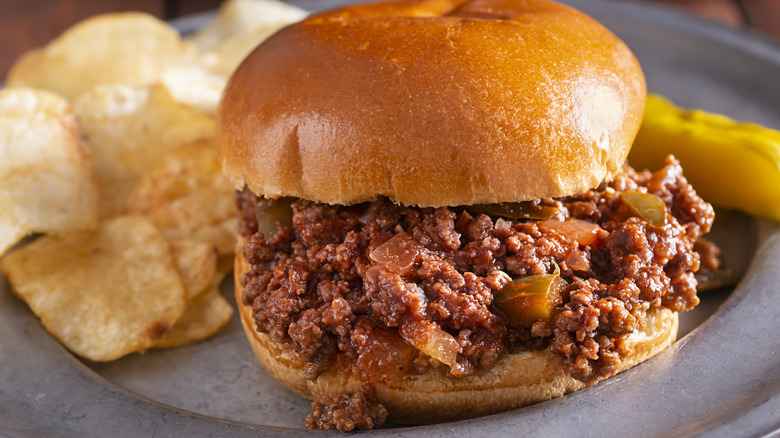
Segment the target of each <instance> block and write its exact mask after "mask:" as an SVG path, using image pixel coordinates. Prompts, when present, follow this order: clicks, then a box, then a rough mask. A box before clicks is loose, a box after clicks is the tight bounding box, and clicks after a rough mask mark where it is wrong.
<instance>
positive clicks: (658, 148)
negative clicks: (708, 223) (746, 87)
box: [628, 94, 780, 220]
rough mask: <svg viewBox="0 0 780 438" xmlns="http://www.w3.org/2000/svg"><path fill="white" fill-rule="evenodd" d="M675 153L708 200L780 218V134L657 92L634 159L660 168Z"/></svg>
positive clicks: (648, 108) (640, 164)
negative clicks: (679, 104)
mask: <svg viewBox="0 0 780 438" xmlns="http://www.w3.org/2000/svg"><path fill="white" fill-rule="evenodd" d="M669 154H672V155H674V156H675V157H676V158H677V159H678V160H680V164H681V165H682V167H683V169H684V170H685V176H686V178H687V179H688V181H689V182H690V183H691V184H692V185H693V186H694V187H695V188H696V191H697V192H698V193H699V194H700V195H701V196H702V197H703V198H704V199H706V200H707V201H709V202H711V203H713V204H715V205H718V206H721V207H727V208H734V209H738V210H742V211H744V212H746V213H749V214H752V215H754V216H759V217H764V218H768V219H773V220H780V132H778V131H775V130H773V129H769V128H765V127H763V126H760V125H757V124H752V123H741V122H737V121H735V120H732V119H731V118H729V117H726V116H724V115H720V114H713V113H709V112H706V111H702V110H684V109H681V108H679V107H677V106H675V105H674V104H673V103H671V102H669V101H668V100H665V99H664V98H662V97H660V96H657V95H652V94H651V95H649V96H648V98H647V106H646V107H645V114H644V119H643V121H642V127H641V128H640V130H639V133H638V134H637V137H636V140H635V141H634V145H633V147H632V149H631V153H630V154H629V156H628V161H629V163H630V164H631V165H632V166H633V167H634V168H636V169H658V168H660V167H662V166H663V163H664V158H665V157H666V156H667V155H669Z"/></svg>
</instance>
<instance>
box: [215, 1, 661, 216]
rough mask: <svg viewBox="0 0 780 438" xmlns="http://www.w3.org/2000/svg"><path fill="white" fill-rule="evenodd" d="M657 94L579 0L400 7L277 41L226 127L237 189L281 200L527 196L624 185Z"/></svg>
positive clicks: (429, 201)
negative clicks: (578, 6)
mask: <svg viewBox="0 0 780 438" xmlns="http://www.w3.org/2000/svg"><path fill="white" fill-rule="evenodd" d="M645 94H646V91H645V80H644V77H643V75H642V71H641V69H640V67H639V65H638V63H637V61H636V59H635V58H634V56H633V54H632V53H631V52H630V51H629V49H628V48H627V47H626V46H625V44H624V43H623V42H621V41H620V40H619V39H618V38H617V37H615V36H614V35H613V34H612V33H610V32H609V31H608V30H607V29H605V28H604V27H602V26H601V25H600V24H598V23H597V22H596V21H594V20H593V19H591V18H589V17H587V16H586V15H584V14H582V13H580V12H578V11H576V10H574V9H572V8H570V7H567V6H563V5H559V4H556V3H550V2H546V1H541V0H470V1H465V0H415V1H408V2H389V3H379V4H369V5H361V6H351V7H346V8H343V9H337V10H334V11H331V12H326V13H323V14H319V15H314V16H312V17H310V18H308V19H306V20H304V21H303V22H301V23H298V24H294V25H292V26H289V27H287V28H285V29H283V30H281V31H280V32H278V33H277V34H276V35H274V36H273V37H271V38H269V39H268V40H267V41H265V42H264V43H263V44H262V45H260V46H259V47H258V48H257V49H256V50H255V51H254V52H253V53H252V54H251V55H249V57H248V58H247V59H246V60H245V61H244V62H243V64H242V65H241V66H240V67H239V68H238V70H237V71H236V72H235V73H234V75H233V76H232V78H231V79H230V81H229V83H228V85H227V88H226V89H225V92H224V94H223V98H222V101H221V104H220V108H219V115H218V120H217V124H218V125H217V126H218V128H217V129H218V136H219V139H220V143H221V150H222V154H223V157H224V170H225V171H226V173H227V175H228V176H229V177H230V178H231V180H232V181H233V183H234V184H235V186H236V187H237V188H240V187H243V186H244V184H246V185H247V186H248V187H249V189H251V190H252V191H253V192H255V193H256V194H260V195H264V196H266V197H270V198H275V197H279V196H295V197H300V198H304V199H309V200H315V201H320V202H326V203H331V204H351V203H357V202H362V201H366V200H370V199H374V198H376V197H377V196H387V197H388V198H390V199H391V200H394V201H396V202H400V203H402V204H406V205H418V206H445V205H447V206H454V205H465V204H475V203H493V202H504V201H522V200H529V199H536V198H540V197H557V196H566V195H571V194H575V193H578V192H581V191H584V190H587V189H589V188H592V187H595V186H596V185H598V184H599V183H600V182H601V181H602V180H604V179H611V178H612V177H613V175H614V174H615V173H616V172H617V171H618V169H619V168H620V166H621V164H622V163H623V161H624V160H625V158H626V156H627V154H628V150H629V147H630V145H631V142H632V141H633V139H634V136H635V134H636V132H637V130H638V128H639V124H640V120H641V115H642V112H643V111H644V102H645Z"/></svg>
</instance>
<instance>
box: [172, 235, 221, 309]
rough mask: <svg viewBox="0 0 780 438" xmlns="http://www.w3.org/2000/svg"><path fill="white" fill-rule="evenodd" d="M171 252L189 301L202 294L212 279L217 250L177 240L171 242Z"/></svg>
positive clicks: (198, 243) (200, 244) (208, 245)
mask: <svg viewBox="0 0 780 438" xmlns="http://www.w3.org/2000/svg"><path fill="white" fill-rule="evenodd" d="M171 250H172V251H173V259H174V260H175V261H176V268H177V269H178V270H179V275H180V276H181V280H182V282H183V283H184V291H185V295H186V297H187V299H188V300H189V299H191V298H193V297H195V296H197V295H199V294H200V293H201V292H203V291H204V290H205V289H206V287H208V285H209V283H211V281H212V280H213V279H214V276H215V272H216V268H217V249H216V248H215V247H214V245H210V244H208V243H200V242H194V241H192V240H177V241H174V242H171Z"/></svg>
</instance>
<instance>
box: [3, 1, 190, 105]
mask: <svg viewBox="0 0 780 438" xmlns="http://www.w3.org/2000/svg"><path fill="white" fill-rule="evenodd" d="M193 56H194V49H193V48H191V47H190V46H189V45H187V44H185V43H184V42H183V41H182V40H181V37H180V36H179V33H178V32H177V31H176V29H174V28H173V27H171V26H170V25H168V24H167V23H165V22H163V21H160V20H158V19H157V18H154V17H153V16H151V15H148V14H143V13H138V12H126V13H117V14H104V15H99V16H96V17H94V18H90V19H87V20H84V21H82V22H80V23H78V24H76V25H75V26H73V27H71V28H70V29H68V30H67V31H65V32H64V33H63V34H62V35H61V36H60V37H59V38H57V39H56V40H54V41H52V42H51V43H49V45H47V46H46V47H45V48H44V49H42V51H41V53H40V54H39V55H31V56H30V57H25V58H22V61H21V62H20V63H18V64H17V65H15V66H14V67H13V68H12V69H11V71H10V72H9V74H8V79H7V85H8V86H12V87H16V86H28V87H37V88H43V89H47V90H51V91H55V92H57V93H59V94H61V95H63V96H65V97H66V98H67V99H69V100H73V99H75V98H76V97H77V96H79V95H80V94H82V93H84V92H86V91H88V90H90V89H92V88H93V87H94V86H96V85H99V84H110V83H123V84H131V85H144V84H152V83H154V82H157V81H158V80H159V79H160V77H161V76H162V74H163V72H164V71H165V69H166V68H167V67H169V66H173V65H178V64H181V63H182V62H185V61H186V60H187V59H189V58H191V57H193ZM33 61H34V62H33Z"/></svg>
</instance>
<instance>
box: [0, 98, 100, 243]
mask: <svg viewBox="0 0 780 438" xmlns="http://www.w3.org/2000/svg"><path fill="white" fill-rule="evenodd" d="M0 157H1V158H0V206H1V207H0V255H2V254H3V253H5V251H6V250H7V249H8V248H10V247H11V246H12V245H13V244H14V243H16V242H17V241H18V240H19V239H21V238H22V237H24V236H25V235H27V234H29V233H32V232H40V233H64V232H68V231H73V230H82V229H90V228H95V227H96V226H97V183H96V180H95V172H94V169H93V165H92V159H91V154H90V150H89V145H88V144H87V143H86V141H85V140H84V138H83V135H82V133H81V128H80V126H79V123H78V120H77V119H76V116H75V114H74V113H73V109H72V108H71V107H70V105H69V104H68V103H67V102H66V101H65V99H63V98H62V97H60V96H57V95H55V94H53V93H49V92H46V91H42V90H32V89H26V88H18V89H5V90H1V91H0Z"/></svg>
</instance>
